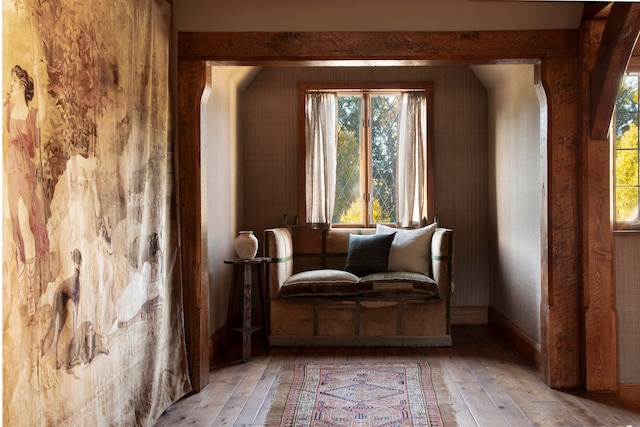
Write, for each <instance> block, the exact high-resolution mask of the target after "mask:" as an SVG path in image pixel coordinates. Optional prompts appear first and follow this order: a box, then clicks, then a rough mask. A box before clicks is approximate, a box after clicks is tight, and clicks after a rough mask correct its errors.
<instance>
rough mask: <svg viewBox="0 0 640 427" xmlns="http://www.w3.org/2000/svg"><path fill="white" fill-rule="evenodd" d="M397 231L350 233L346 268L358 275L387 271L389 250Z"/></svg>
mask: <svg viewBox="0 0 640 427" xmlns="http://www.w3.org/2000/svg"><path fill="white" fill-rule="evenodd" d="M394 235H395V233H390V234H371V235H365V236H362V235H358V234H351V235H349V251H348V252H347V265H346V267H345V270H347V271H348V272H350V273H353V274H355V275H357V276H366V275H367V274H372V273H379V272H381V271H387V269H388V268H389V251H390V250H391V243H392V242H393V236H394Z"/></svg>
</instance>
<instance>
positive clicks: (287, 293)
mask: <svg viewBox="0 0 640 427" xmlns="http://www.w3.org/2000/svg"><path fill="white" fill-rule="evenodd" d="M358 280H359V279H358V276H356V275H354V274H352V273H349V272H348V271H342V270H329V269H324V270H309V271H303V272H300V273H296V274H294V275H292V276H291V277H289V278H288V279H287V280H286V281H285V282H284V284H283V285H282V287H281V288H280V296H281V297H283V298H287V297H317V296H349V295H357V294H358Z"/></svg>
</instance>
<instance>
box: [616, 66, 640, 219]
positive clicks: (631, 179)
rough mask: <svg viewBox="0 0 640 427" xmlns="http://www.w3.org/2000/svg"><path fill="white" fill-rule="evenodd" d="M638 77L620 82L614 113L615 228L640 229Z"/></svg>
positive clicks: (627, 76) (628, 76)
mask: <svg viewBox="0 0 640 427" xmlns="http://www.w3.org/2000/svg"><path fill="white" fill-rule="evenodd" d="M639 81H640V74H629V75H626V76H625V77H624V78H623V81H622V84H621V86H620V92H619V94H618V99H617V102H616V113H615V121H614V126H615V141H614V164H615V195H614V198H615V222H616V228H640V227H639V226H640V219H639V218H638V206H639V205H640V173H639V172H640V161H639V160H640V145H639V139H638V125H639V123H640V119H639V114H640V108H639V104H638V87H639Z"/></svg>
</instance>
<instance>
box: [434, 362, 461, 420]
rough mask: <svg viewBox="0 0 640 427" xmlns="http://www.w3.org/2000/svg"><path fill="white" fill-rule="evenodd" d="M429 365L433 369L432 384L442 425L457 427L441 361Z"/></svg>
mask: <svg viewBox="0 0 640 427" xmlns="http://www.w3.org/2000/svg"><path fill="white" fill-rule="evenodd" d="M428 363H429V367H430V368H431V383H432V384H433V389H434V391H435V393H436V402H437V404H438V411H440V417H441V418H442V423H443V425H444V426H457V425H458V422H457V421H456V413H455V409H454V407H453V405H452V404H451V398H450V396H449V389H448V388H447V384H446V382H445V373H444V368H443V367H442V365H441V364H440V362H439V361H429V362H428Z"/></svg>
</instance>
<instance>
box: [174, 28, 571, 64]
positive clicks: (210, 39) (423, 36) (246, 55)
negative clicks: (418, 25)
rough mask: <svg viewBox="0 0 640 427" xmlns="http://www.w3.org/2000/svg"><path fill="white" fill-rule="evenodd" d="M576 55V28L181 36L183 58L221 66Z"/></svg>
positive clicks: (523, 60) (511, 60)
mask: <svg viewBox="0 0 640 427" xmlns="http://www.w3.org/2000/svg"><path fill="white" fill-rule="evenodd" d="M577 55H578V33H577V31H575V30H530V31H460V32H458V31H434V32H426V31H425V32H420V31H416V32H412V31H405V32H348V31H347V32H282V33H281V32H241V33H236V32H208V33H199V32H179V33H178V56H179V58H180V59H189V60H205V61H207V60H211V61H214V62H215V63H217V64H221V65H287V64H294V65H316V64H317V65H321V64H325V65H326V64H331V63H333V64H336V65H340V64H343V65H354V64H355V65H376V64H381V65H385V64H388V65H431V64H441V63H447V64H456V63H464V64H472V63H479V64H481V63H484V64H488V63H493V64H495V63H502V62H508V63H517V62H521V63H532V62H535V61H538V60H539V59H540V58H543V57H546V58H562V57H575V56H577Z"/></svg>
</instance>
